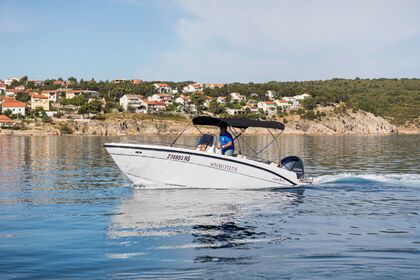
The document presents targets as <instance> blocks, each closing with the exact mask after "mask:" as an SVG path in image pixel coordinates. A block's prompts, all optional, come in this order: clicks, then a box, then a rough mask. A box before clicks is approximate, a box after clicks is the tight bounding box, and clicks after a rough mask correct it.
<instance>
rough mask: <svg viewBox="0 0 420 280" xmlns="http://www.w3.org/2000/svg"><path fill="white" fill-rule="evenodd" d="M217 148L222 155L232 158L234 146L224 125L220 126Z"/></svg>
mask: <svg viewBox="0 0 420 280" xmlns="http://www.w3.org/2000/svg"><path fill="white" fill-rule="evenodd" d="M217 148H218V149H220V150H221V152H222V155H226V156H233V152H234V151H235V145H234V143H233V137H232V135H231V134H230V133H229V132H228V131H227V126H226V125H222V126H220V136H219V144H218V145H217Z"/></svg>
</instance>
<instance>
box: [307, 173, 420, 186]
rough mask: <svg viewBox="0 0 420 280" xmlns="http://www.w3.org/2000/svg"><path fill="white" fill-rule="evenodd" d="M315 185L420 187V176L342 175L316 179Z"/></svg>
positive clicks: (324, 176)
mask: <svg viewBox="0 0 420 280" xmlns="http://www.w3.org/2000/svg"><path fill="white" fill-rule="evenodd" d="M313 183H314V184H317V185H318V184H329V183H334V184H347V183H388V184H398V185H404V186H419V187H420V174H355V173H341V174H337V175H323V176H319V177H316V178H314V181H313Z"/></svg>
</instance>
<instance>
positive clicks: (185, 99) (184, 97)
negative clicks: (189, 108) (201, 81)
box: [175, 94, 190, 106]
mask: <svg viewBox="0 0 420 280" xmlns="http://www.w3.org/2000/svg"><path fill="white" fill-rule="evenodd" d="M189 102H190V97H189V96H187V95H183V94H181V96H179V97H178V98H176V99H175V103H177V104H181V105H184V106H185V105H187V104H188V103H189Z"/></svg>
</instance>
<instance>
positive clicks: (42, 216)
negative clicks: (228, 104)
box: [0, 135, 420, 279]
mask: <svg viewBox="0 0 420 280" xmlns="http://www.w3.org/2000/svg"><path fill="white" fill-rule="evenodd" d="M246 139H247V142H248V143H250V144H252V145H253V146H254V147H260V148H261V147H263V146H264V145H265V144H266V143H268V141H269V139H268V138H267V137H263V136H258V137H248V138H246ZM136 140H139V141H140V140H141V141H146V142H154V141H168V140H171V138H170V137H75V136H68V137H18V136H0V159H1V162H0V279H25V278H26V279H63V278H65V279H98V278H99V279H108V278H109V279H139V278H151V279H174V278H177V279H200V278H207V279H420V167H419V164H420V137H419V136H341V137H336V136H322V137H321V136H290V135H286V136H283V137H282V138H281V140H280V142H279V143H278V146H276V145H274V146H273V147H272V148H271V149H270V150H267V151H266V153H265V154H264V156H265V157H268V158H270V159H272V160H276V159H278V156H277V152H280V154H281V156H286V155H292V154H294V155H298V156H300V157H302V158H303V160H304V162H305V165H306V171H307V172H308V173H309V174H310V176H311V177H313V178H314V184H313V186H310V187H305V188H293V189H265V190H241V191H237V190H236V191H232V190H227V189H223V186H220V187H221V189H217V190H205V189H167V190H147V189H139V188H134V187H133V186H132V185H131V184H130V182H129V181H127V179H126V178H125V177H124V175H123V174H122V173H121V172H120V170H119V169H118V167H117V166H116V165H115V164H114V162H113V161H112V159H111V157H110V156H109V155H108V154H107V152H106V150H105V149H104V148H103V146H102V144H103V143H105V142H109V141H136ZM194 141H196V138H194V137H185V138H183V139H181V142H184V143H194Z"/></svg>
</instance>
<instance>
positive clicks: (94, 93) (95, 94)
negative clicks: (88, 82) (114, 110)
mask: <svg viewBox="0 0 420 280" xmlns="http://www.w3.org/2000/svg"><path fill="white" fill-rule="evenodd" d="M82 92H83V93H84V94H86V95H87V96H89V97H90V98H96V99H98V98H100V97H101V94H100V93H99V92H98V91H96V90H83V91H82Z"/></svg>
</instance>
